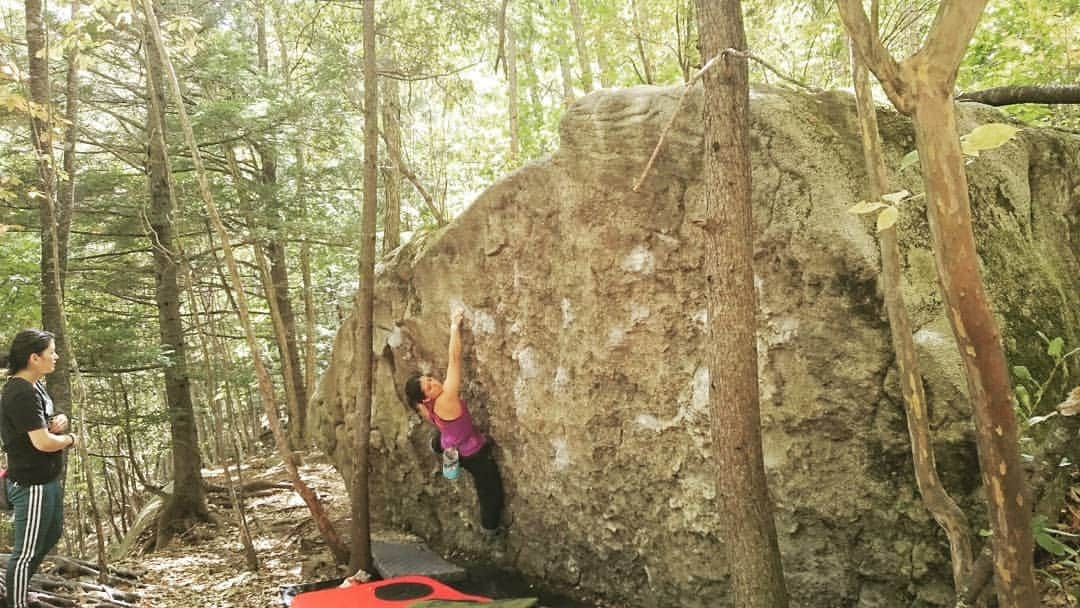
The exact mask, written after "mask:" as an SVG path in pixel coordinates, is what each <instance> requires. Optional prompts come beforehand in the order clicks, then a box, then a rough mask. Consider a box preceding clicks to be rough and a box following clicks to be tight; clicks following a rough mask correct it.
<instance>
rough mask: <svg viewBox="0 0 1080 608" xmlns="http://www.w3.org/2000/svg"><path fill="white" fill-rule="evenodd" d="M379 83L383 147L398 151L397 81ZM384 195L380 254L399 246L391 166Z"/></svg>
mask: <svg viewBox="0 0 1080 608" xmlns="http://www.w3.org/2000/svg"><path fill="white" fill-rule="evenodd" d="M381 84H382V89H383V90H382V92H383V95H382V104H381V106H380V107H379V110H380V111H381V113H382V130H383V135H384V136H385V138H386V147H387V148H388V149H389V148H394V149H395V150H400V149H401V101H400V100H399V99H398V95H399V92H398V81H397V80H395V79H393V78H384V79H383V80H382V82H381ZM382 179H383V193H384V200H385V204H384V205H383V254H387V253H390V252H391V251H393V250H395V249H397V248H398V245H401V171H400V170H399V169H398V168H397V166H396V165H395V164H393V163H387V164H386V165H384V166H383V170H382ZM309 386H310V385H309Z"/></svg>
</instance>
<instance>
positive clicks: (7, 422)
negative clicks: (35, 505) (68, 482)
mask: <svg viewBox="0 0 1080 608" xmlns="http://www.w3.org/2000/svg"><path fill="white" fill-rule="evenodd" d="M52 414H53V403H52V400H51V399H49V394H48V393H46V392H45V389H44V387H42V386H41V385H40V384H31V383H30V382H28V381H27V380H24V379H22V378H20V377H18V376H12V377H11V378H8V381H7V382H6V383H5V384H4V389H3V392H2V393H0V440H3V442H4V450H5V451H6V452H7V455H8V478H9V479H11V480H12V481H14V482H17V483H22V484H42V483H48V482H50V481H52V480H54V479H56V478H57V477H59V476H60V472H61V471H62V469H63V464H64V461H63V456H62V452H42V451H41V450H39V449H37V448H35V447H34V444H33V443H31V441H30V434H29V433H30V431H34V430H37V429H44V428H48V426H49V423H48V422H47V421H48V419H49V417H50V416H52Z"/></svg>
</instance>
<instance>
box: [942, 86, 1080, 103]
mask: <svg viewBox="0 0 1080 608" xmlns="http://www.w3.org/2000/svg"><path fill="white" fill-rule="evenodd" d="M956 100H957V101H977V102H979V103H984V104H986V105H988V106H1011V105H1013V104H1018V103H1051V104H1080V85H1065V84H1047V85H1028V86H1024V85H1021V86H1006V87H994V88H992V89H983V90H981V91H971V92H970V93H961V94H960V95H958V96H957V97H956Z"/></svg>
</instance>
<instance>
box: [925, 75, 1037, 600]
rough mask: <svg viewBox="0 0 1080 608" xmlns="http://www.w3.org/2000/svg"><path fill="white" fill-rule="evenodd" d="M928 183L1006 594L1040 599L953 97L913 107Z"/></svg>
mask: <svg viewBox="0 0 1080 608" xmlns="http://www.w3.org/2000/svg"><path fill="white" fill-rule="evenodd" d="M912 118H913V120H914V123H915V139H916V144H917V147H918V149H919V157H920V159H921V165H922V171H923V179H924V180H925V181H926V183H927V189H926V193H927V212H928V214H929V217H930V234H931V237H932V239H933V245H934V257H935V261H936V263H937V268H938V281H939V282H940V285H941V291H942V297H943V299H944V304H945V309H946V311H947V313H948V317H949V323H950V324H951V325H952V328H953V335H954V337H955V338H956V343H957V347H958V348H959V349H960V356H961V358H962V359H963V362H964V369H965V371H966V375H967V381H968V382H967V384H968V393H969V395H970V397H971V403H972V409H973V413H974V417H975V439H976V442H977V443H978V446H979V450H978V451H979V464H980V468H981V469H982V477H983V483H984V485H985V487H986V488H987V506H988V507H989V516H990V525H991V529H992V530H993V532H994V534H993V536H992V537H991V543H992V546H993V548H994V573H995V575H996V579H995V580H996V581H997V592H998V601H999V602H1001V604H1002V605H1003V606H1005V607H1017V608H1034V607H1035V606H1038V605H1039V595H1038V590H1037V588H1036V586H1035V578H1034V571H1033V554H1034V545H1033V537H1032V533H1031V512H1030V508H1031V505H1029V504H1027V494H1026V491H1025V486H1024V471H1023V468H1022V467H1021V465H1020V451H1019V443H1018V442H1019V432H1018V429H1017V424H1016V414H1015V412H1014V411H1013V406H1012V395H1013V392H1012V385H1011V384H1010V382H1009V375H1008V365H1007V363H1006V361H1005V352H1004V350H1003V347H1002V345H1001V334H1000V331H999V330H998V327H997V322H996V321H995V320H994V317H993V314H992V313H991V311H990V303H989V300H988V298H987V296H986V291H985V289H984V288H983V283H982V278H981V276H980V273H979V257H978V254H977V253H976V250H975V238H974V233H973V231H972V227H971V207H970V201H969V199H968V188H967V176H966V175H965V174H964V169H963V167H964V164H963V154H962V152H961V151H960V140H959V138H958V136H957V133H958V131H957V127H956V116H955V114H954V106H953V101H952V99H951V98H950V97H949V96H948V95H945V94H941V95H927V96H925V97H924V98H923V99H921V100H920V101H919V102H918V104H917V105H916V108H915V113H914V115H913V117H912Z"/></svg>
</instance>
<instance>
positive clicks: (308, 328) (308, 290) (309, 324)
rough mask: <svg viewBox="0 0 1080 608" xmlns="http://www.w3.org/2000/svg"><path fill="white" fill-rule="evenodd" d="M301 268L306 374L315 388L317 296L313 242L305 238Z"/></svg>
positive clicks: (302, 247)
mask: <svg viewBox="0 0 1080 608" xmlns="http://www.w3.org/2000/svg"><path fill="white" fill-rule="evenodd" d="M300 268H301V271H302V272H303V275H304V357H305V359H306V361H305V364H304V376H305V378H306V380H307V386H308V387H309V388H310V389H311V390H312V391H314V390H315V298H314V297H313V296H312V293H313V284H312V281H311V244H310V243H308V242H307V239H306V238H305V239H304V242H303V243H302V244H301V246H300Z"/></svg>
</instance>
